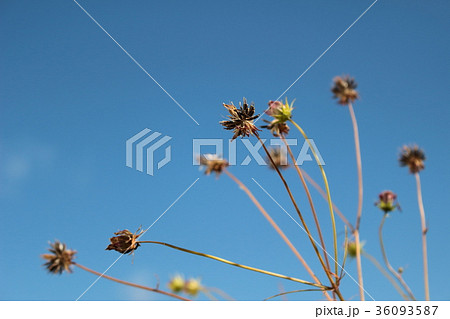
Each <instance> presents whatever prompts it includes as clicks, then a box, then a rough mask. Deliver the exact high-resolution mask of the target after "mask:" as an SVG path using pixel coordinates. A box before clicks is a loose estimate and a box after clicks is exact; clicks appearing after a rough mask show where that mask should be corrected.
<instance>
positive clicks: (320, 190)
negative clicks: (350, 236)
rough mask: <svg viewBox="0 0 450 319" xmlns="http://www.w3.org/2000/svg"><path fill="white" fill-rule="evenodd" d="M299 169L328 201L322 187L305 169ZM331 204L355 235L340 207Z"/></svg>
mask: <svg viewBox="0 0 450 319" xmlns="http://www.w3.org/2000/svg"><path fill="white" fill-rule="evenodd" d="M299 168H300V170H301V171H302V173H303V176H305V179H306V180H307V181H308V183H310V184H311V185H312V186H313V187H314V188H315V189H316V190H317V191H318V192H319V193H320V195H321V196H322V197H323V199H325V200H327V193H325V191H324V190H323V189H322V187H320V185H319V184H317V182H316V181H315V180H314V179H313V178H312V177H311V176H309V174H308V173H307V172H306V171H305V170H304V169H303V168H301V167H299ZM331 204H332V205H333V209H334V211H335V212H336V213H337V214H338V216H339V218H340V219H341V220H342V221H343V222H344V223H345V224H346V225H347V227H348V228H350V231H351V233H353V232H354V231H355V228H354V227H353V225H352V224H351V223H350V222H349V221H348V219H347V218H346V217H345V215H344V214H343V213H342V212H341V211H340V209H339V207H337V206H336V204H335V203H333V202H331Z"/></svg>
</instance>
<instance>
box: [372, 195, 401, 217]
mask: <svg viewBox="0 0 450 319" xmlns="http://www.w3.org/2000/svg"><path fill="white" fill-rule="evenodd" d="M378 198H379V199H378V201H377V202H376V203H375V206H377V207H378V208H379V209H381V210H382V211H383V212H384V213H386V214H387V213H389V212H392V211H394V210H395V209H396V208H397V209H398V210H400V205H399V204H398V202H397V195H396V194H395V193H394V192H391V191H384V192H381V193H380V194H379V195H378Z"/></svg>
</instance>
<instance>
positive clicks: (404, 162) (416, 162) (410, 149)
mask: <svg viewBox="0 0 450 319" xmlns="http://www.w3.org/2000/svg"><path fill="white" fill-rule="evenodd" d="M398 161H399V162H400V166H408V167H409V171H410V173H411V174H415V173H418V172H420V171H421V170H423V169H424V168H425V164H424V163H423V162H424V161H425V153H424V152H423V150H421V149H420V148H419V147H418V146H417V145H414V146H403V148H402V150H401V152H400V157H399V159H398Z"/></svg>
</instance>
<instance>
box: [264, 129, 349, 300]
mask: <svg viewBox="0 0 450 319" xmlns="http://www.w3.org/2000/svg"><path fill="white" fill-rule="evenodd" d="M256 137H257V138H258V141H259V142H260V143H261V145H262V147H263V149H264V151H265V152H266V154H267V157H268V158H269V160H270V161H271V162H272V166H273V167H274V168H275V170H276V172H277V173H278V175H279V176H280V179H281V181H282V182H283V185H284V187H285V188H286V191H287V193H288V195H289V198H290V199H291V202H292V204H293V205H294V208H295V210H296V211H297V214H298V216H299V217H300V221H301V222H302V224H303V227H304V230H305V231H306V233H307V234H308V238H309V240H310V242H311V244H312V246H313V248H314V251H315V253H316V255H317V257H318V258H319V261H320V264H321V265H322V268H323V269H324V271H325V274H326V275H327V277H328V280H329V281H330V283H331V285H332V286H333V287H334V288H335V292H336V294H337V295H338V297H339V298H340V299H341V300H343V299H344V298H343V296H342V295H341V293H340V292H339V289H338V286H337V285H336V281H337V266H336V273H335V274H334V276H335V277H336V280H333V278H332V277H331V274H332V272H331V270H330V269H328V268H327V266H326V265H325V263H324V261H323V258H322V255H321V254H320V252H319V249H318V248H317V245H316V243H315V241H314V238H313V237H312V235H311V232H310V231H309V228H308V225H307V224H306V222H305V220H304V218H303V215H302V213H301V212H300V209H299V208H298V205H297V202H296V200H295V198H294V196H293V195H292V192H291V189H290V188H289V185H288V184H287V182H286V180H285V179H284V177H283V174H282V173H281V171H280V169H279V168H278V166H277V165H276V164H275V162H274V160H273V158H272V156H271V155H270V152H269V150H268V149H267V147H266V145H264V143H263V141H262V140H261V138H260V137H259V135H257V134H256ZM335 260H336V258H335ZM336 263H337V261H336Z"/></svg>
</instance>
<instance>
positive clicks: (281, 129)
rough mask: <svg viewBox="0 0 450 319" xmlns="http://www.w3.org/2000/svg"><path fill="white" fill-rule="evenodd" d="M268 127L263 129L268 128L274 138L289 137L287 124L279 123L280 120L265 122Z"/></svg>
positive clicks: (264, 126) (265, 126) (263, 126)
mask: <svg viewBox="0 0 450 319" xmlns="http://www.w3.org/2000/svg"><path fill="white" fill-rule="evenodd" d="M263 121H264V122H266V123H267V125H262V126H261V128H266V129H268V130H270V132H271V133H272V134H273V136H276V137H278V136H280V135H285V136H286V135H288V134H289V126H288V125H287V124H286V123H285V122H279V121H278V120H272V121H267V120H263Z"/></svg>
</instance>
